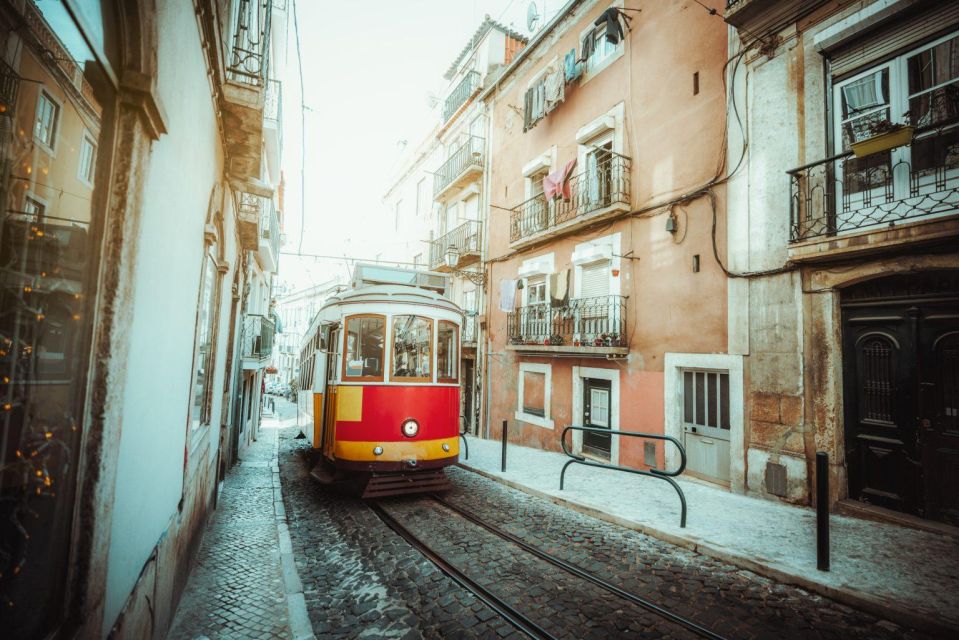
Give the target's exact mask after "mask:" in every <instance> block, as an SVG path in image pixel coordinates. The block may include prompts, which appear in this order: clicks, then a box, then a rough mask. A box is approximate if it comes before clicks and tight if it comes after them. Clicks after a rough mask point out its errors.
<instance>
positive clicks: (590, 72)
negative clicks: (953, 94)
mask: <svg viewBox="0 0 959 640" xmlns="http://www.w3.org/2000/svg"><path fill="white" fill-rule="evenodd" d="M623 42H624V41H622V40H620V44H621V45H622V46H620V47H619V49H618V50H617V51H616V53H614V54H613V55H611V56H609V57H608V58H606V59H605V60H603V61H602V63H600V65H599V66H598V67H595V68H593V69H589V68H587V69H586V73H584V74H583V78H582V80H580V81H579V84H580V85H585V84H586V83H587V82H589V81H590V80H592V79H593V78H595V77H596V76H598V75H599V74H600V73H602V72H603V71H605V70H606V68H607V67H608V66H609V65H611V64H613V63H614V62H616V61H617V60H619V59H620V58H622V57H623V55H625V52H626V45H625V44H624V43H623ZM587 64H588V63H587Z"/></svg>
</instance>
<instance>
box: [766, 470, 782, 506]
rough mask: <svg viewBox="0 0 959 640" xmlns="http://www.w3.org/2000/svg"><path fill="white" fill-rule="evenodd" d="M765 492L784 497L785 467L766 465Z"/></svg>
mask: <svg viewBox="0 0 959 640" xmlns="http://www.w3.org/2000/svg"><path fill="white" fill-rule="evenodd" d="M766 492H767V493H771V494H773V495H774V496H779V497H780V498H785V497H786V467H785V465H781V464H777V463H775V462H767V463H766Z"/></svg>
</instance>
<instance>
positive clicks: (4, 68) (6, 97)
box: [0, 60, 20, 117]
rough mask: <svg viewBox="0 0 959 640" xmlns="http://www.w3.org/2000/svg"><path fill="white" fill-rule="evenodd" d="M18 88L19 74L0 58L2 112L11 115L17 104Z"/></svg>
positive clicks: (0, 100)
mask: <svg viewBox="0 0 959 640" xmlns="http://www.w3.org/2000/svg"><path fill="white" fill-rule="evenodd" d="M19 89H20V74H18V73H17V72H16V71H14V70H13V67H11V66H10V65H9V64H7V63H6V62H5V61H3V60H0V106H2V107H3V113H5V114H7V115H9V116H11V117H12V116H13V113H14V109H15V108H16V106H17V93H18V91H19Z"/></svg>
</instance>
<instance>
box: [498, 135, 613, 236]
mask: <svg viewBox="0 0 959 640" xmlns="http://www.w3.org/2000/svg"><path fill="white" fill-rule="evenodd" d="M630 165H631V160H630V158H629V157H627V156H622V155H619V154H618V153H611V152H610V153H608V154H607V155H606V157H605V158H603V159H602V160H600V161H599V162H597V163H596V164H595V166H594V167H592V168H588V169H586V170H585V171H583V172H582V173H579V174H577V175H574V176H573V177H571V178H570V179H569V186H568V189H567V191H568V193H569V199H566V198H565V197H564V196H563V195H560V196H559V197H558V198H554V199H552V200H547V199H546V197H545V196H544V195H543V194H540V195H538V196H534V197H532V198H530V199H529V200H527V201H526V202H523V203H522V204H519V205H517V206H515V207H513V209H512V210H511V213H510V232H509V239H510V242H517V241H519V240H523V239H524V238H529V237H531V236H535V235H536V234H538V233H540V232H543V231H546V230H547V229H551V228H553V227H555V226H558V225H561V224H563V223H565V222H568V221H570V220H573V219H575V218H577V217H579V216H585V215H587V214H590V213H592V212H594V211H599V210H600V209H604V208H606V207H609V206H612V205H614V204H623V205H626V206H629V192H630V179H631V177H630Z"/></svg>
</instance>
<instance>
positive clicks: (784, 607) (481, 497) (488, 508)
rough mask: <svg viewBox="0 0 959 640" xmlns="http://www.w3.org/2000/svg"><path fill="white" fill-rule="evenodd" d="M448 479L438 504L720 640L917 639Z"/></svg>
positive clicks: (535, 503)
mask: <svg viewBox="0 0 959 640" xmlns="http://www.w3.org/2000/svg"><path fill="white" fill-rule="evenodd" d="M448 475H449V476H450V479H451V481H452V483H453V486H454V489H453V490H452V491H451V492H449V493H448V494H447V495H446V496H445V497H446V499H447V500H448V501H450V502H451V503H453V504H455V505H457V506H459V507H461V508H464V509H466V510H468V511H470V512H471V513H474V514H475V515H478V516H480V517H481V518H482V519H483V520H484V521H486V522H488V523H490V524H492V525H494V526H497V527H499V528H501V529H504V530H505V531H508V532H509V533H511V534H513V535H515V536H517V537H518V538H521V539H523V540H524V541H525V542H527V543H529V544H532V545H534V546H536V547H538V548H540V549H543V550H544V551H547V552H549V553H552V554H555V555H556V556H558V557H560V558H562V559H563V560H566V561H568V562H570V563H573V564H576V565H578V566H580V567H582V568H583V569H586V570H588V571H591V572H593V573H595V574H597V575H599V576H601V577H603V578H605V579H607V580H609V581H611V582H613V583H614V584H617V585H619V586H620V587H622V588H624V589H626V590H627V591H630V592H632V593H635V594H638V595H641V596H644V597H647V598H648V599H650V600H653V601H654V602H656V603H657V604H660V605H661V606H664V607H666V608H668V609H670V610H672V611H674V612H676V613H679V614H681V615H683V616H686V617H689V618H691V619H693V620H695V621H696V622H698V623H699V624H702V625H703V626H706V627H708V628H710V629H712V630H713V631H716V632H717V633H720V634H722V635H724V636H726V637H728V638H770V637H775V638H777V639H778V640H786V639H789V638H837V639H838V638H921V637H924V636H923V635H922V634H920V633H918V632H916V631H914V630H909V629H903V628H902V627H899V626H897V625H896V624H894V623H892V622H889V621H885V620H878V619H876V618H875V617H873V616H871V615H869V614H866V613H862V612H859V611H856V610H854V609H851V608H850V607H847V606H845V605H843V604H840V603H837V602H834V601H832V600H829V599H828V598H823V597H821V596H819V595H817V594H812V593H809V592H808V591H805V590H803V589H800V588H797V587H792V586H787V585H782V584H778V583H775V582H773V581H771V580H769V579H766V578H764V577H762V576H759V575H756V574H754V573H751V572H749V571H745V570H743V569H739V568H737V567H735V566H733V565H729V564H726V563H723V562H721V561H719V560H715V559H713V558H710V557H708V556H703V555H700V554H697V553H695V552H693V551H690V550H687V549H683V548H680V547H675V546H673V545H670V544H668V543H666V542H663V541H661V540H658V539H656V538H652V537H650V536H646V535H643V534H641V533H637V532H635V531H632V530H629V529H625V528H622V527H619V526H616V525H614V524H610V523H607V522H603V521H600V520H596V519H594V518H590V517H589V516H586V515H583V514H580V513H578V512H576V511H572V510H570V509H567V508H565V507H561V506H557V505H555V504H553V503H551V502H549V501H546V500H543V499H540V498H536V497H533V496H530V495H529V494H526V493H523V492H520V491H516V490H514V489H511V488H508V487H505V486H503V485H501V484H499V483H496V482H492V481H490V480H488V479H486V478H483V477H482V476H479V475H477V474H474V473H471V472H469V471H465V470H462V469H450V470H449V472H448ZM467 524H469V523H467ZM473 526H475V525H473ZM470 535H472V534H470ZM500 544H502V543H500Z"/></svg>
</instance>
